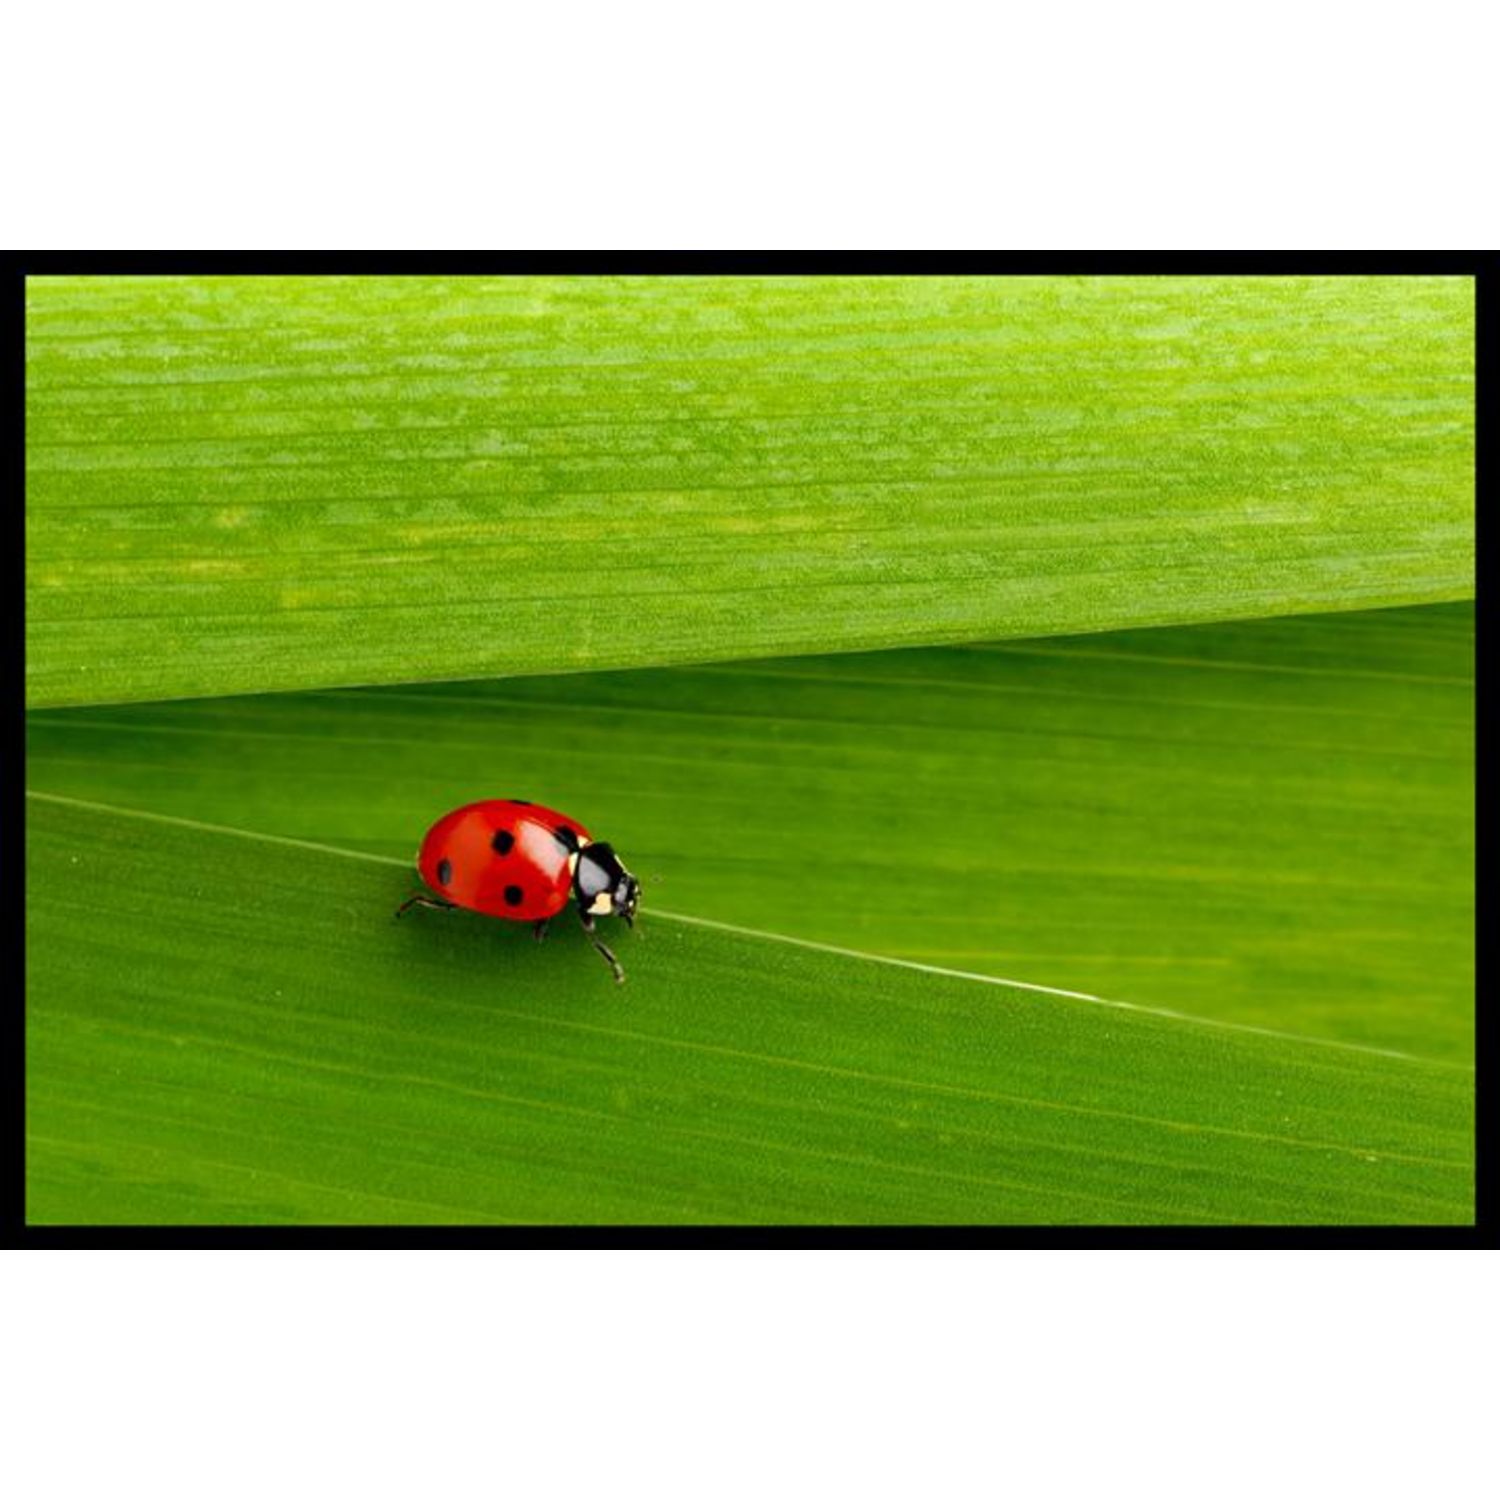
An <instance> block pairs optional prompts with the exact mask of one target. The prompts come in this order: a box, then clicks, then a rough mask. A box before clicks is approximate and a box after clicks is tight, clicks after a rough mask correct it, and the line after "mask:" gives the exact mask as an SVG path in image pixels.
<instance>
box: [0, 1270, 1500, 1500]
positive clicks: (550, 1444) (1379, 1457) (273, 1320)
mask: <svg viewBox="0 0 1500 1500" xmlns="http://www.w3.org/2000/svg"><path fill="white" fill-rule="evenodd" d="M1496 1284H1497V1283H1496V1275H1495V1262H1494V1259H1493V1257H1491V1256H1489V1255H1484V1254H1480V1253H1459V1252H1454V1253H1449V1254H1446V1255H1436V1254H1433V1253H1427V1254H1418V1253H1405V1252H1399V1253H1398V1252H1389V1253H1385V1252H1382V1253H1376V1252H1366V1253H1363V1254H1360V1253H1353V1254H1345V1253H1334V1252H1327V1251H1323V1252H1283V1253H1280V1254H1275V1253H1273V1254H1255V1253H1251V1252H1217V1253H1215V1252H1207V1253H1201V1254H1199V1253H1175V1254H1168V1253H1154V1254H1153V1253H1149V1252H1142V1253H1137V1252H1128V1253H1113V1254H1103V1253H1089V1252H1066V1253H1047V1252H1029V1251H1028V1252H957V1253H942V1254H940V1253H936V1252H874V1251H867V1252H862V1253H861V1252H848V1253H843V1252H832V1251H822V1252H785V1253H774V1252H773V1253H756V1252H748V1251H746V1252H738V1251H735V1252H718V1253H710V1252H703V1253H697V1252H659V1253H652V1252H615V1253H612V1254H611V1253H594V1252H584V1251H570V1252H566V1253H548V1252H509V1253H505V1252H472V1253H471V1252H460V1253H438V1252H363V1253H361V1252H353V1253H347V1254H345V1253H332V1252H314V1251H310V1252H282V1253H269V1254H267V1253H253V1252H229V1251H220V1252H212V1251H211V1252H206V1253H205V1252H165V1253H157V1254H154V1255H153V1254H150V1253H145V1252H142V1253H136V1252H129V1253H116V1254H110V1255H105V1254H80V1253H59V1254H53V1255H40V1254H34V1253H30V1252H18V1253H12V1254H10V1255H7V1256H5V1257H4V1258H3V1260H0V1329H3V1338H4V1344H5V1358H4V1360H3V1364H0V1369H3V1374H0V1381H3V1389H0V1422H3V1424H4V1455H5V1471H6V1476H7V1486H6V1488H7V1492H8V1493H10V1494H12V1495H15V1496H24V1497H25V1500H54V1497H58V1500H62V1497H67V1500H72V1497H75V1496H77V1497H83V1496H88V1497H95V1496H99V1497H105V1496H107V1497H111V1500H114V1497H125V1500H129V1497H134V1496H142V1497H151V1500H176V1497H178V1496H182V1497H194V1500H198V1497H205V1496H213V1497H216V1500H218V1497H239V1496H246V1497H249V1496H257V1497H260V1496H274V1497H278V1500H280V1497H293V1496H295V1497H302V1496H308V1497H314V1496H316V1497H319V1500H323V1497H334V1496H337V1497H350V1500H353V1497H361V1500H362V1497H384V1496H444V1497H448V1496H502V1495H503V1496H511V1495H514V1496H517V1497H520V1496H525V1497H528V1500H552V1497H570V1500H571V1497H575V1496H576V1497H580V1500H582V1497H588V1500H594V1497H611V1496H630V1497H634V1496H643V1497H672V1500H676V1497H679V1496H680V1497H693V1500H697V1497H707V1496H716V1497H717V1496H727V1497H731V1500H738V1497H742V1496H743V1497H746V1500H751V1497H754V1500H785V1497H799V1500H800V1497H804V1496H805V1497H808V1500H831V1497H840V1500H843V1497H848V1500H854V1497H864V1496H877V1497H883V1496H893V1497H894V1496H901V1497H908V1496H934V1497H938V1496H942V1497H948V1496H992V1495H993V1496H1016V1497H1022V1496H1024V1497H1027V1500H1052V1497H1070V1500H1071V1497H1074V1496H1076V1497H1079V1500H1096V1497H1110V1500H1116V1497H1118V1500H1134V1497H1141V1500H1178V1497H1181V1500H1209V1497H1212V1500H1238V1497H1241V1496H1244V1497H1247V1500H1249V1497H1254V1500H1265V1497H1267V1496H1271V1497H1275V1500H1303V1497H1305V1500H1331V1497H1349V1500H1354V1497H1358V1500H1385V1497H1392V1500H1396V1497H1399V1500H1415V1497H1427V1496H1433V1497H1446V1496H1452V1495H1460V1494H1466V1493H1467V1494H1472V1493H1476V1492H1477V1493H1489V1492H1491V1490H1492V1486H1493V1475H1494V1469H1495V1464H1494V1443H1493V1430H1494V1415H1495V1409H1496V1394H1497V1393H1496V1390H1495V1380H1494V1370H1495V1358H1494V1351H1495V1348H1496V1345H1497V1337H1500V1327H1497V1322H1500V1320H1497V1317H1496V1291H1495V1289H1496Z"/></svg>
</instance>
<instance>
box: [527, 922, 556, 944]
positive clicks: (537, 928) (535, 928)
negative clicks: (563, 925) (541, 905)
mask: <svg viewBox="0 0 1500 1500" xmlns="http://www.w3.org/2000/svg"><path fill="white" fill-rule="evenodd" d="M551 921H552V918H551V917H543V918H542V920H541V921H540V922H533V923H532V924H531V935H532V937H534V938H535V939H536V940H537V942H541V940H542V939H543V938H544V937H546V936H547V927H548V924H549V923H550V922H551Z"/></svg>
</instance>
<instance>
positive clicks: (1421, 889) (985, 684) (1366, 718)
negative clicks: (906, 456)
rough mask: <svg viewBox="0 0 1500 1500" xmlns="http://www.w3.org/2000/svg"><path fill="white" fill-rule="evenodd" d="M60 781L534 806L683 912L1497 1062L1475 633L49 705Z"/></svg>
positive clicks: (301, 828) (1237, 635)
mask: <svg viewBox="0 0 1500 1500" xmlns="http://www.w3.org/2000/svg"><path fill="white" fill-rule="evenodd" d="M30 721H31V722H30V737H29V738H30V744H29V748H30V756H29V773H28V774H29V779H30V783H31V785H33V786H34V787H36V788H38V789H40V790H44V791H51V792H54V793H59V794H62V795H66V796H72V797H77V798H83V799H85V800H99V801H103V802H107V803H113V804H120V805H124V806H128V807H138V808H143V809H146V810H155V811H159V812H165V813H172V814H176V815H179V816H185V817H189V818H196V819H200V820H203V821H206V822H211V823H227V824H231V825H234V826H241V827H249V828H253V829H258V830H260V831H263V832H267V833H274V834H280V835H284V836H291V837H294V838H304V839H310V840H313V841H316V842H321V843H327V844H334V845H338V846H340V847H345V848H354V849H360V850H364V851H366V852H371V853H379V854H383V855H386V856H389V857H396V858H400V859H402V860H408V859H410V858H411V856H412V853H413V851H414V850H415V848H416V845H417V843H418V841H419V839H420V837H421V834H422V832H423V830H424V829H425V828H426V827H427V825H428V824H429V823H430V822H432V821H433V820H435V819H436V818H437V817H438V816H439V815H440V814H441V813H443V812H445V811H447V810H448V809H449V808H450V807H455V806H458V805H460V804H462V803H464V802H468V801H473V800H475V799H477V798H481V797H487V796H512V795H513V796H524V797H528V798H530V799H532V800H534V801H539V802H542V803H544V804H546V805H549V806H553V807H558V808H560V809H562V810H564V811H566V812H569V813H571V814H574V815H576V816H578V817H580V818H582V819H583V821H584V822H585V823H586V824H587V825H588V826H589V827H590V828H591V829H593V831H594V832H595V833H596V834H597V835H598V836H600V837H605V838H608V839H610V840H611V841H612V842H614V843H615V844H616V846H617V847H618V848H619V849H620V850H621V851H622V853H623V854H624V855H625V857H626V860H627V863H629V864H630V865H631V866H632V868H634V869H635V871H636V872H637V873H638V874H639V875H640V876H641V877H642V878H643V879H644V881H645V884H646V901H645V908H644V917H645V921H646V922H647V924H648V925H649V924H650V922H651V913H652V910H653V909H654V908H656V907H660V906H666V907H668V908H670V909H673V910H677V911H680V912H683V913H686V914H689V915H696V916H699V917H706V918H712V919H715V920H718V921H723V922H729V923H734V924H738V925H741V926H748V927H753V928H757V929H766V930H770V931H774V932H781V933H786V934H788V935H792V936H798V937H802V938H806V939H810V940H813V941H819V942H824V943H829V944H833V945H836V946H841V947H850V948H856V949H860V950H864V951H870V952H877V953H885V954H888V955H893V956H898V957H905V958H909V959H912V960H915V961H917V962H924V963H932V964H938V965H943V966H948V967H954V968H959V969H965V970H978V971H981V972H985V973H989V974H993V975H999V976H1002V977H1006V978H1012V979H1021V980H1026V981H1029V982H1032V983H1039V984H1044V985H1050V986H1054V987H1060V988H1064V989H1073V990H1082V991H1086V992H1088V993H1091V994H1098V995H1102V996H1106V997H1110V998H1115V999H1121V1000H1130V1001H1135V1002H1138V1003H1141V1004H1147V1005H1155V1006H1163V1007H1166V1008H1169V1009H1174V1010H1182V1011H1187V1012H1191V1013H1193V1014H1196V1015H1201V1016H1204V1017H1210V1018H1217V1019H1220V1020H1230V1021H1238V1022H1242V1023H1247V1024H1252V1025H1261V1026H1267V1027H1271V1028H1274V1029H1277V1030H1284V1031H1296V1032H1305V1033H1308V1034H1310V1035H1314V1036H1322V1037H1328V1038H1334V1039H1341V1040H1345V1041H1352V1042H1361V1043H1365V1044H1368V1045H1373V1046H1379V1047H1386V1048H1393V1049H1396V1050H1399V1051H1405V1052H1412V1053H1417V1054H1421V1055H1427V1056H1432V1057H1436V1058H1442V1059H1446V1060H1448V1061H1452V1062H1461V1063H1468V1062H1471V1061H1472V1059H1473V1020H1474V973H1473V939H1474V887H1473V855H1474V842H1473V839H1474V836H1473V815H1474V814H1473V778H1474V750H1473V730H1474V725H1473V608H1472V606H1470V605H1444V606H1432V607H1427V608H1421V609H1410V610H1392V611H1378V612H1370V613H1364V614H1348V615H1329V616H1317V617H1310V618H1297V619H1288V620H1280V621H1255V622H1244V623H1239V624H1232V625H1223V626H1194V627H1191V628H1181V629H1175V630H1172V629H1163V630H1154V631H1138V632H1131V633H1121V634H1115V635H1109V636H1098V637H1085V638H1076V639H1068V640H1055V641H1048V642H1033V643H1026V644H1024V645H1006V646H1001V647H998V648H997V647H975V648H941V649H928V650H916V651H907V652H891V653H883V654H878V655H870V656H843V657H827V658H820V659H795V660H781V661H776V660H773V661H764V662H758V663H744V664H737V665H735V666H732V667H729V666H726V667H700V668H674V669H669V670H661V671H641V672H630V673H604V674H592V675H587V676H572V677H558V678H552V679H543V678H530V679H525V680H517V681H510V682H499V683H468V684H455V685H448V686H442V685H435V686H429V687H425V688H420V689H417V688H399V689H392V690H364V691H353V692H336V693H331V694H311V695H307V694H303V695H291V696H285V697H271V698H253V699H233V700H216V701H205V702H194V703H176V704H159V705H141V706H134V707H130V708H124V707H115V708H100V709H90V710H66V711H54V712H49V713H34V714H32V715H31V716H30Z"/></svg>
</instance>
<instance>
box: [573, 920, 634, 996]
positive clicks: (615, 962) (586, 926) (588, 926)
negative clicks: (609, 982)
mask: <svg viewBox="0 0 1500 1500" xmlns="http://www.w3.org/2000/svg"><path fill="white" fill-rule="evenodd" d="M578 920H579V921H580V922H582V923H583V930H584V931H585V932H586V933H588V935H589V942H591V943H592V944H593V945H594V946H595V947H596V948H597V949H598V950H599V952H600V953H601V954H603V955H604V961H605V963H607V964H608V965H609V967H610V969H611V971H612V972H613V974H614V976H615V983H616V984H624V983H625V971H624V969H622V968H621V967H620V960H619V959H617V958H616V957H615V956H614V954H613V953H611V952H610V951H609V949H608V948H606V947H605V946H604V944H603V943H601V942H600V941H599V937H598V934H597V933H595V931H594V919H593V918H592V917H591V916H590V915H589V914H588V913H587V912H586V911H580V912H579V913H578Z"/></svg>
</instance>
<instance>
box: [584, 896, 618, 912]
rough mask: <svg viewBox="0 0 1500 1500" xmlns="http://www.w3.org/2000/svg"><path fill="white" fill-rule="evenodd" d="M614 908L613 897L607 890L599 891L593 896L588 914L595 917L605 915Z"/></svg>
mask: <svg viewBox="0 0 1500 1500" xmlns="http://www.w3.org/2000/svg"><path fill="white" fill-rule="evenodd" d="M614 909H615V903H614V897H613V896H612V895H611V894H610V893H609V892H608V891H600V892H599V894H598V895H597V896H595V897H594V904H593V905H592V906H590V907H589V914H590V915H591V916H595V917H607V916H608V915H609V914H610V913H611V912H612V911H613V910H614Z"/></svg>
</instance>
